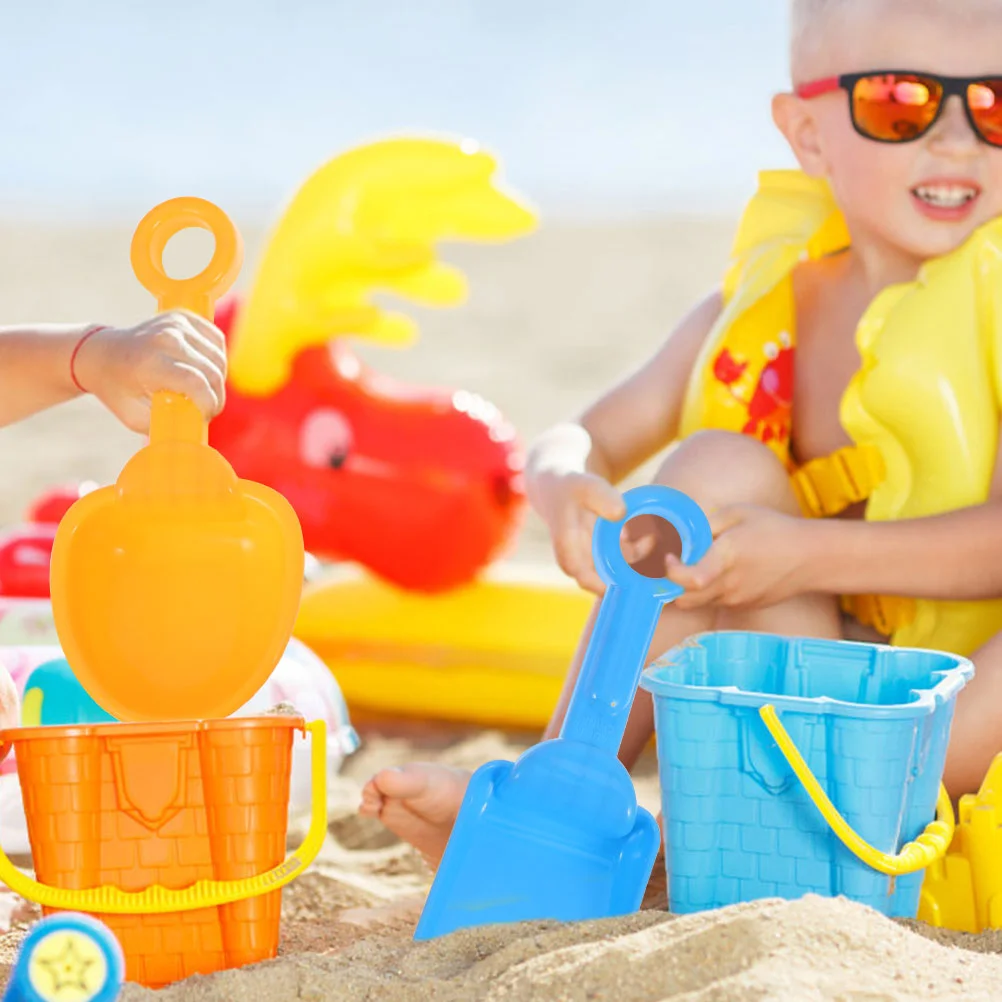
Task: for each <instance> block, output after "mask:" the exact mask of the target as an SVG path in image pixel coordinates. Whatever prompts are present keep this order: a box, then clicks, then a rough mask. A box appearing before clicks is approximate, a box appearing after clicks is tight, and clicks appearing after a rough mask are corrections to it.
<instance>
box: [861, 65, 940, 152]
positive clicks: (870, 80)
mask: <svg viewBox="0 0 1002 1002" xmlns="http://www.w3.org/2000/svg"><path fill="white" fill-rule="evenodd" d="M942 99H943V88H942V87H940V85H939V84H938V83H937V82H936V81H935V80H930V79H928V78H927V77H920V76H916V75H915V74H911V73H887V74H882V75H880V76H871V77H863V78H862V79H861V80H858V81H857V82H856V86H855V87H853V89H852V115H853V120H854V121H855V123H856V127H857V128H858V129H859V130H860V131H861V132H864V133H865V134H866V135H868V136H870V138H872V139H882V140H885V141H888V142H907V141H908V140H909V139H917V138H918V137H919V136H921V135H922V133H923V132H925V131H926V129H928V128H929V126H930V125H932V123H933V120H934V119H935V117H936V112H938V111H939V105H940V101H942Z"/></svg>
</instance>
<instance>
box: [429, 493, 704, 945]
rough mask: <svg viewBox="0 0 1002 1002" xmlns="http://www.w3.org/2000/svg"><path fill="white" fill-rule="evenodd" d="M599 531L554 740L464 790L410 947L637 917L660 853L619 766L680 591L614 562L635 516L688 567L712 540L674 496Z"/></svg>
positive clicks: (634, 496) (639, 499) (631, 502)
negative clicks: (657, 524) (587, 608)
mask: <svg viewBox="0 0 1002 1002" xmlns="http://www.w3.org/2000/svg"><path fill="white" fill-rule="evenodd" d="M624 500H625V502H626V508H627V514H626V516H625V517H624V518H623V519H622V520H620V521H618V522H609V521H605V520H604V519H600V520H599V521H598V523H597V524H596V526H595V534H594V537H593V541H592V550H593V553H594V557H595V567H596V569H597V570H598V573H599V575H600V576H601V578H602V580H603V581H604V582H605V583H606V585H607V588H606V592H605V595H604V597H603V599H602V603H601V606H600V608H599V613H598V618H597V619H596V622H595V629H594V633H593V635H592V638H591V643H590V644H589V646H588V650H587V652H586V653H585V657H584V662H583V663H582V665H581V673H580V675H579V677H578V681H577V684H576V686H575V689H574V693H573V696H572V698H571V702H570V706H569V707H568V710H567V716H566V719H565V720H564V726H563V729H562V730H561V732H560V736H559V737H558V738H557V739H555V740H553V741H544V742H542V743H541V744H538V745H536V746H535V747H533V748H530V749H529V750H528V751H527V752H525V754H523V755H522V757H521V758H519V760H518V761H517V762H516V763H514V764H512V763H511V762H491V763H488V764H487V765H485V766H482V767H481V768H480V769H478V770H477V771H476V772H475V773H474V774H473V777H472V778H471V780H470V784H469V786H468V787H467V790H466V796H465V798H464V800H463V804H462V807H461V808H460V811H459V816H458V817H457V819H456V824H455V827H454V828H453V831H452V836H451V838H450V839H449V844H448V846H447V847H446V850H445V855H444V856H443V858H442V863H441V866H440V867H439V870H438V874H437V876H436V878H435V882H434V884H433V885H432V888H431V892H430V893H429V895H428V900H427V902H426V904H425V908H424V912H423V913H422V915H421V920H420V922H419V923H418V927H417V931H416V932H415V939H419V940H423V939H431V938H433V937H435V936H442V935H445V934H446V933H449V932H453V931H455V930H457V929H463V928H467V927H470V926H481V925H488V924H491V923H499V922H519V921H524V920H527V919H558V920H563V921H578V920H582V919H593V918H603V917H606V916H611V915H623V914H628V913H630V912H633V911H636V910H637V909H638V908H639V907H640V904H641V901H642V899H643V895H644V891H645V889H646V886H647V882H648V880H649V879H650V875H651V871H652V869H653V867H654V860H655V857H656V856H657V851H658V846H659V845H660V832H659V830H658V825H657V822H656V821H655V820H654V817H653V816H652V815H651V814H650V813H649V812H648V811H646V810H644V809H643V808H640V807H638V806H637V798H636V792H635V790H634V787H633V782H632V780H631V779H630V775H629V773H628V772H627V771H626V769H625V768H624V766H623V765H622V763H621V762H620V761H619V759H618V758H617V757H616V753H617V752H618V750H619V746H620V744H621V742H622V740H623V734H624V732H625V730H626V721H627V718H628V716H629V713H630V707H631V706H632V704H633V699H634V696H635V695H636V691H637V685H638V683H639V681H640V675H641V672H642V671H643V668H644V664H645V662H646V660H647V652H648V649H649V648H650V644H651V641H652V640H653V637H654V630H655V628H656V627H657V624H658V619H659V618H660V615H661V611H662V609H663V608H664V606H665V605H666V603H668V602H671V601H673V600H674V599H676V598H678V596H679V595H681V594H682V589H681V588H680V587H679V586H678V585H676V584H673V583H672V582H671V581H669V580H667V579H665V578H658V579H654V578H647V577H644V576H643V575H641V574H638V573H637V572H636V571H634V570H633V569H632V568H631V567H630V566H629V565H628V564H627V563H626V560H625V558H624V557H623V554H622V550H621V549H620V536H621V533H622V529H623V527H624V525H625V524H626V522H627V521H628V520H629V519H632V518H635V517H637V516H638V515H657V516H660V517H661V518H664V519H666V520H667V521H669V522H671V523H672V525H674V526H675V528H676V530H677V531H678V533H679V536H680V537H681V540H682V560H683V561H684V562H685V563H695V562H697V561H698V560H699V559H700V558H701V557H702V556H703V554H705V553H706V551H707V550H708V549H709V547H710V543H711V542H712V533H711V531H710V526H709V523H708V522H707V520H706V516H705V515H704V514H703V512H702V510H701V509H700V508H699V506H698V505H696V503H695V502H694V501H692V500H691V499H690V498H688V497H686V496H685V495H684V494H681V493H679V492H678V491H674V490H671V489H669V488H667V487H640V488H637V489H635V490H631V491H629V492H627V494H626V495H625V498H624Z"/></svg>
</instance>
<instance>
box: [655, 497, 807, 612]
mask: <svg viewBox="0 0 1002 1002" xmlns="http://www.w3.org/2000/svg"><path fill="white" fill-rule="evenodd" d="M710 527H711V528H712V529H713V545H712V546H711V547H710V549H709V551H708V552H707V554H706V556H705V557H703V559H702V560H701V561H700V562H699V563H698V564H694V565H693V566H691V567H687V566H685V565H684V564H683V563H682V562H681V561H680V560H679V559H678V557H675V556H670V557H668V577H669V578H670V579H671V580H672V581H674V582H675V583H676V584H680V585H682V587H683V588H685V594H684V595H682V596H681V597H680V598H678V599H676V601H675V605H677V606H678V608H679V609H701V608H704V607H706V606H710V605H718V606H725V607H727V608H745V609H750V608H761V607H763V606H770V605H776V604H777V603H779V602H782V601H784V600H785V599H788V598H792V597H793V596H794V595H798V594H801V593H803V592H804V591H808V590H810V589H809V588H808V587H807V585H808V581H807V571H808V570H809V568H808V566H807V561H806V560H805V553H806V552H807V550H806V547H805V545H804V541H805V535H806V534H807V533H808V532H809V531H810V525H809V523H808V521H807V520H806V519H803V518H795V517H793V516H791V515H783V514H780V513H779V512H776V511H773V510H772V509H770V508H756V507H752V506H750V505H735V506H732V507H728V508H722V509H721V510H720V511H718V512H716V514H714V515H713V516H711V518H710Z"/></svg>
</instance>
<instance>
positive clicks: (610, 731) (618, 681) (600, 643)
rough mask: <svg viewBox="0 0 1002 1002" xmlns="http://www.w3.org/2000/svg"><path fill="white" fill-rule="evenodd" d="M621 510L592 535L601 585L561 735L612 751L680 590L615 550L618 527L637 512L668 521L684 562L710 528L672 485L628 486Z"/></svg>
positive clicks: (699, 550) (697, 552) (699, 549)
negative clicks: (663, 615)
mask: <svg viewBox="0 0 1002 1002" xmlns="http://www.w3.org/2000/svg"><path fill="white" fill-rule="evenodd" d="M623 500H624V501H625V502H626V515H625V516H624V517H623V518H622V519H620V520H619V521H618V522H609V521H607V520H606V519H599V520H598V522H597V523H596V525H595V535H594V537H593V539H592V553H593V556H594V559H595V569H596V570H597V571H598V574H599V576H600V577H601V578H602V580H603V581H604V582H605V584H606V591H605V595H604V596H603V598H602V604H601V605H600V606H599V610H598V617H597V618H596V620H595V629H594V631H593V633H592V637H591V642H590V643H589V645H588V650H587V651H586V652H585V656H584V661H583V662H582V664H581V672H580V674H579V676H578V681H577V685H576V686H575V688H574V694H573V696H572V697H571V702H570V705H569V706H568V708H567V716H566V717H565V719H564V725H563V728H562V729H561V731H560V737H561V738H565V739H567V740H570V741H579V742H582V743H584V744H588V745H592V746H594V747H596V748H601V749H603V750H605V751H609V752H611V753H612V754H616V753H617V752H618V751H619V746H620V744H621V743H622V741H623V734H624V732H625V731H626V721H627V718H628V717H629V714H630V707H631V706H632V705H633V698H634V696H635V695H636V692H637V686H638V685H639V683H640V675H641V673H642V672H643V670H644V665H645V664H646V661H647V652H648V650H649V648H650V646H651V641H652V640H653V639H654V631H655V629H657V625H658V620H659V619H660V618H661V610H662V609H663V608H664V607H665V605H667V603H669V602H672V601H674V600H675V599H676V598H678V597H679V595H681V594H682V592H683V589H682V588H681V587H680V586H679V585H677V584H675V583H674V582H672V581H669V580H668V579H667V578H648V577H645V576H644V575H642V574H638V573H637V572H636V571H635V570H633V568H632V567H630V565H629V564H628V563H627V562H626V559H625V558H624V557H623V551H622V549H621V547H620V539H621V536H622V531H623V527H624V526H625V525H626V523H627V522H628V521H630V519H632V518H636V517H637V516H638V515H657V516H659V517H660V518H663V519H665V520H666V521H667V522H670V523H671V524H672V525H673V526H674V527H675V529H676V531H677V532H678V534H679V537H680V538H681V540H682V562H683V563H686V564H693V563H697V562H698V561H699V560H701V559H702V558H703V555H704V554H705V553H706V551H707V550H708V549H709V548H710V544H711V543H712V542H713V533H712V532H711V531H710V523H709V522H708V521H707V519H706V516H705V515H704V514H703V510H702V509H701V508H700V507H699V505H697V504H696V502H695V501H693V500H692V499H691V498H690V497H688V496H687V495H685V494H682V493H681V492H680V491H676V490H672V489H671V488H670V487H657V486H649V487H637V488H635V489H633V490H631V491H627V492H626V494H625V495H624V498H623Z"/></svg>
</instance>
